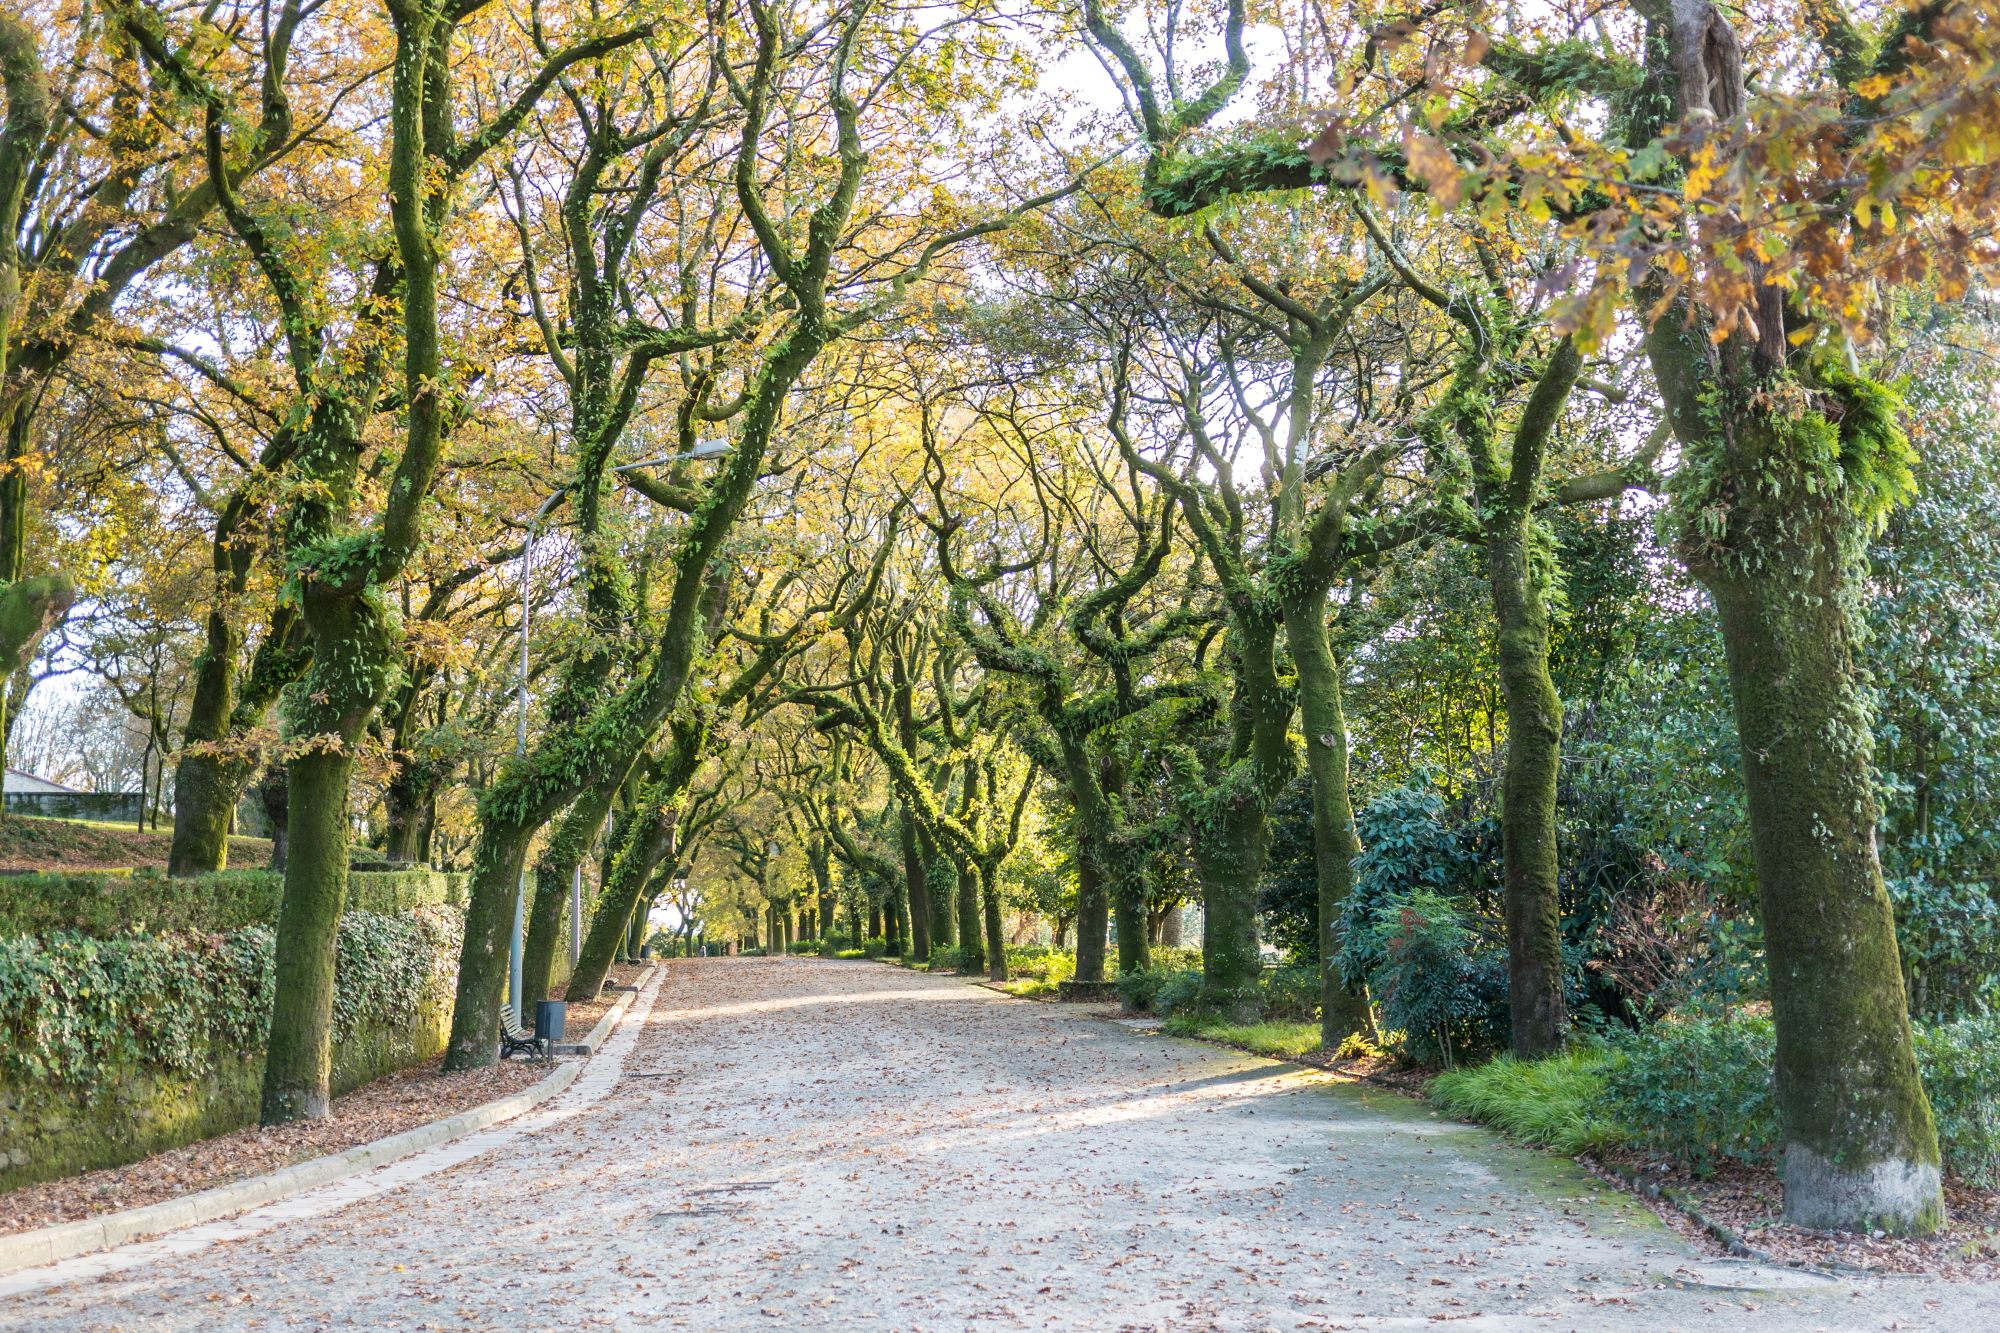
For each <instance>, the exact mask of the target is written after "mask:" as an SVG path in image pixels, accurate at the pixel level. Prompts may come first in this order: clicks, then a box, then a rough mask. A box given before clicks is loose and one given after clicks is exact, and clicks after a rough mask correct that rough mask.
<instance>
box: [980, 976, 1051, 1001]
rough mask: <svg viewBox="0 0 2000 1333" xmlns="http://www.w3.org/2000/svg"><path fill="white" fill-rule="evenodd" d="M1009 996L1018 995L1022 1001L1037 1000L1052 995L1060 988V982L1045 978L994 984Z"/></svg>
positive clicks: (1030, 978) (1018, 979)
mask: <svg viewBox="0 0 2000 1333" xmlns="http://www.w3.org/2000/svg"><path fill="white" fill-rule="evenodd" d="M995 984H996V985H997V986H998V987H999V989H1001V990H1003V991H1006V992H1007V993H1008V994H1009V995H1018V996H1019V997H1021V998H1022V999H1024V1000H1033V999H1037V998H1039V997H1040V996H1043V995H1054V994H1055V993H1056V992H1057V991H1058V990H1060V989H1061V988H1062V983H1061V982H1060V981H1050V980H1049V979H1048V978H1047V977H1016V978H1015V979H1014V980H1012V981H1001V982H996V983H995Z"/></svg>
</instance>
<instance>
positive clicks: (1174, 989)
mask: <svg viewBox="0 0 2000 1333" xmlns="http://www.w3.org/2000/svg"><path fill="white" fill-rule="evenodd" d="M1201 1002H1202V983H1201V973H1199V972H1165V973H1162V974H1161V980H1160V984H1159V986H1158V988H1157V989H1156V990H1155V991H1154V992H1153V1012H1154V1013H1156V1014H1158V1015H1160V1016H1161V1017H1162V1018H1168V1017H1171V1016H1172V1015H1174V1014H1191V1013H1193V1012H1195V1010H1197V1009H1199V1008H1200V1007H1201Z"/></svg>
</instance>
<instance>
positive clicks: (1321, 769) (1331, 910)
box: [1285, 589, 1375, 1050]
mask: <svg viewBox="0 0 2000 1333" xmlns="http://www.w3.org/2000/svg"><path fill="white" fill-rule="evenodd" d="M1326 615H1327V605H1326V597H1325V595H1324V594H1323V593H1322V592H1320V591H1319V590H1317V589H1313V590H1311V591H1310V592H1309V593H1308V595H1307V596H1305V597H1303V598H1297V599H1292V600H1288V601H1287V603H1286V606H1285V637H1286V641H1287V643H1288V644H1289V646H1290V648H1291V653H1292V663H1293V665H1294V668H1295V669H1296V670H1297V672H1298V679H1299V721H1300V724H1301V726H1302V727H1303V728H1304V730H1305V736H1306V769H1307V772H1308V773H1310V774H1311V776H1312V819H1313V866H1314V870H1315V873H1316V878H1317V881H1318V890H1319V896H1318V905H1319V1031H1320V1044H1321V1045H1322V1046H1324V1047H1325V1048H1326V1049H1327V1050H1333V1049H1335V1048H1336V1047H1338V1046H1339V1044H1340V1043H1341V1042H1342V1041H1343V1040H1344V1039H1345V1038H1346V1037H1347V1036H1348V1035H1349V1034H1350V1033H1355V1032H1360V1033H1372V1032H1373V1031H1374V1029H1375V1024H1374V1020H1373V1018H1372V1017H1371V1016H1370V1014H1369V1012H1368V997H1367V996H1366V995H1365V994H1362V993H1360V992H1359V991H1357V990H1356V989H1355V988H1354V987H1351V986H1349V985H1348V984H1347V982H1346V981H1345V979H1343V978H1342V976H1341V975H1340V967H1339V965H1338V964H1337V962H1336V961H1335V960H1336V959H1337V958H1338V956H1339V954H1340V946H1341V939H1340V919H1341V912H1342V910H1343V909H1344V907H1345V905H1346V902H1347V895H1348V894H1349V893H1350V892H1351V891H1352V890H1353V888H1354V858H1355V857H1356V856H1358V855H1360V853H1361V839H1360V837H1359V836H1357V835H1356V833H1355V829H1354V802H1353V799H1352V797H1351V796H1350V794H1349V790H1348V766H1347V713H1346V709H1345V708H1344V706H1343V701H1342V696H1341V688H1340V663H1339V661H1338V659H1336V658H1335V656H1334V653H1333V646H1332V644H1331V643H1330V642H1329V640H1328V638H1327V632H1326Z"/></svg>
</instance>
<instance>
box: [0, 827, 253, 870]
mask: <svg viewBox="0 0 2000 1333" xmlns="http://www.w3.org/2000/svg"><path fill="white" fill-rule="evenodd" d="M173 841H174V835H173V832H172V830H170V829H165V828H163V829H161V830H159V831H158V832H157V833H156V832H153V831H152V830H150V829H149V830H147V831H146V832H144V833H141V832H139V831H138V830H136V829H134V828H133V827H132V825H131V824H129V823H119V824H106V823H98V822H95V821H86V820H80V819H58V818H50V817H44V816H40V815H19V814H13V815H5V816H0V870H7V871H38V870H100V871H101V870H146V869H163V868H165V866H166V864H167V851H168V849H169V848H170V847H171V846H172V845H173ZM270 859H271V843H270V840H269V839H267V838H231V839H230V840H229V864H230V865H232V866H235V867H238V868H240V869H262V868H263V867H264V866H265V864H267V863H268V862H269V861H270Z"/></svg>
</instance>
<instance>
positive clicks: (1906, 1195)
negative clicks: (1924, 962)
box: [1624, 0, 1948, 1234]
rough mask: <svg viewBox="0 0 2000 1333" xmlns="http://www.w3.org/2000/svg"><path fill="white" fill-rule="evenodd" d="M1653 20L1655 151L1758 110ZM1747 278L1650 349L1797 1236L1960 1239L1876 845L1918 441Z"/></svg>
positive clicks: (1712, 13) (1720, 43)
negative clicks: (1690, 131)
mask: <svg viewBox="0 0 2000 1333" xmlns="http://www.w3.org/2000/svg"><path fill="white" fill-rule="evenodd" d="M1944 12H1948V11H1947V10H1946V9H1945V8H1943V7H1935V8H1934V7H1928V6H1926V7H1921V8H1920V9H1914V10H1911V11H1910V21H1912V22H1923V21H1927V20H1926V19H1925V18H1924V17H1923V16H1924V15H1926V14H1932V15H1934V14H1939V13H1944ZM1641 14H1642V15H1643V17H1644V18H1645V20H1646V23H1647V32H1646V78H1645V81H1644V83H1643V84H1642V85H1641V86H1640V88H1639V89H1638V90H1637V91H1636V93H1635V94H1634V95H1633V98H1632V101H1631V104H1630V105H1629V106H1628V107H1626V108H1624V110H1625V111H1626V112H1627V114H1628V116H1629V120H1628V124H1627V132H1628V136H1629V138H1630V140H1631V141H1632V142H1633V143H1634V144H1635V145H1636V144H1643V143H1645V142H1648V141H1649V140H1650V139H1651V138H1652V137H1653V136H1655V135H1658V134H1660V133H1661V132H1662V131H1663V129H1664V127H1665V124H1666V123H1667V122H1669V121H1671V120H1673V119H1675V118H1676V117H1680V118H1682V119H1686V118H1689V117H1691V116H1693V115H1694V114H1695V113H1697V112H1699V113H1701V114H1705V115H1707V116H1709V117H1712V118H1714V119H1716V120H1720V121H1725V122H1726V121H1733V120H1736V119H1737V118H1739V117H1741V116H1743V115H1744V114H1745V113H1746V112H1745V109H1746V106H1747V103H1748V97H1747V90H1746V88H1745V87H1744V83H1743V77H1744V75H1743V63H1744V62H1743V53H1742V51H1741V49H1740V48H1739V47H1738V44H1737V42H1736V39H1735V34H1734V31H1733V29H1732V27H1731V25H1730V23H1729V21H1728V20H1727V19H1726V18H1725V17H1724V16H1723V15H1722V13H1721V12H1720V11H1719V10H1718V9H1716V8H1715V7H1714V6H1713V5H1712V4H1709V3H1705V0H1676V3H1673V4H1666V3H1657V2H1655V3H1648V4H1646V5H1643V6H1642V7H1641ZM1900 31H1903V30H1902V29H1899V32H1900ZM1906 56H1907V52H1906V50H1905V47H1904V43H1903V42H1902V41H1900V40H1891V41H1890V42H1888V43H1886V44H1885V46H1884V48H1883V49H1882V50H1881V51H1880V52H1879V53H1878V54H1877V55H1876V56H1875V57H1874V59H1873V60H1872V61H1871V60H1867V59H1861V60H1857V61H1855V62H1853V65H1852V68H1851V69H1849V70H1846V71H1842V70H1836V71H1834V72H1835V73H1836V74H1839V75H1840V76H1841V78H1842V80H1843V81H1849V82H1851V81H1852V80H1858V79H1859V78H1862V77H1865V76H1866V75H1868V74H1870V73H1872V72H1875V71H1876V70H1878V69H1880V70H1884V71H1886V70H1888V69H1892V68H1894V67H1895V64H1896V62H1901V61H1903V60H1904V59H1906ZM1688 76H1692V77H1691V78H1690V77H1688ZM1747 276H1748V278H1749V281H1750V282H1751V284H1752V293H1753V301H1752V306H1753V312H1754V320H1755V322H1754V325H1753V324H1750V323H1749V322H1747V321H1746V322H1745V323H1744V324H1743V325H1741V326H1739V327H1738V328H1736V329H1735V330H1734V331H1732V332H1730V333H1729V334H1727V335H1726V336H1715V337H1712V336H1710V333H1711V330H1712V329H1714V327H1715V324H1714V320H1713V318H1712V317H1711V316H1709V315H1708V314H1707V312H1705V311H1702V310H1699V309H1696V308H1693V307H1691V306H1690V305H1689V304H1688V303H1687V302H1686V301H1685V300H1676V301H1674V302H1672V303H1671V304H1668V305H1667V308H1666V309H1665V311H1664V313H1663V314H1661V316H1660V317H1659V318H1658V319H1657V320H1655V321H1653V322H1652V323H1651V325H1650V327H1649V328H1648V329H1647V332H1646V351H1647V355H1648V358H1649V360H1650V361H1651V363H1652V367H1653V374H1654V379H1655V381H1656V382H1657V383H1658V385H1659V387H1660V393H1661V398H1662V400H1663V402H1664V403H1665V405H1666V408H1667V415H1668V419H1669V421H1670V422H1671V424H1672V427H1673V432H1674V434H1675V436H1676V437H1678V439H1679V441H1680V444H1681V449H1682V459H1681V465H1680V471H1679V476H1678V478H1677V485H1676V490H1675V495H1674V502H1673V514H1674V518H1675V522H1676V526H1677V545H1678V547H1679V550H1680V553H1681V555H1682V557H1683V558H1684V559H1685V560H1686V562H1687V565H1688V569H1689V571H1690V572H1691V573H1692V574H1693V575H1694V576H1695V577H1696V578H1697V579H1698V580H1699V581H1700V582H1701V583H1702V585H1703V586H1704V587H1705V588H1707V589H1708V591H1709V593H1710V595H1711V596H1712V597H1713V598H1714V599H1715V605H1716V610H1717V612H1718V615H1719V619H1720V623H1721V629H1722V640H1723V646H1724V649H1725V651H1726V654H1727V658H1728V663H1729V683H1730V694H1731V698H1732V701H1733V703H1734V707H1735V713H1736V728H1737V741H1738V755H1739V758H1738V761H1739V763H1740V764H1741V765H1742V769H1743V780H1744V787H1745V795H1746V797H1747V804H1748V811H1749V819H1750V833H1751V848H1752V853H1753V855H1754V857H1755V860H1756V869H1757V895H1758V903H1759V916H1760V918H1761V921H1762V924H1763V928H1764V944H1765V957H1766V964H1767V967H1768V970H1769V975H1770V985H1771V1012H1772V1019H1773V1023H1774V1025H1775V1027H1776V1029H1777V1066H1776V1070H1775V1076H1776V1093H1777V1105H1778V1119H1779V1134H1780V1139H1781V1146H1782V1152H1783V1176H1784V1183H1785V1216H1786V1218H1787V1220H1789V1221H1792V1222H1794V1223H1797V1224H1800V1225H1803V1226H1809V1227H1815V1228H1828V1229H1841V1230H1862V1231H1865V1230H1872V1229H1882V1230H1888V1231H1894V1232H1908V1233H1915V1234H1927V1233H1930V1232H1934V1231H1936V1230H1937V1229H1938V1228H1939V1227H1940V1226H1941V1225H1942V1223H1943V1221H1944V1200H1943V1195H1942V1190H1941V1181H1940V1171H1939V1157H1938V1146H1937V1133H1936V1128H1935V1125H1934V1123H1933V1120H1932V1117H1931V1109H1930V1105H1929V1102H1928V1101H1927V1099H1926V1097H1925V1095H1924V1089H1923V1085H1922V1082H1921V1081H1920V1079H1919V1076H1918V1072H1917V1063H1916V1057H1915V1053H1914V1050H1913V1047H1912V1042H1911V1037H1910V1025H1909V1014H1908V1009H1907V1002H1906V997H1905V994H1904V990H1903V977H1902V967H1901V962H1900V959H1899V957H1898V951H1897V945H1896V933H1895V921H1894V917H1893V913H1892V911H1891V908H1890V903H1889V898H1888V893H1887V891H1886V889H1885V886H1884V885H1883V882H1882V868H1881V862H1880V859H1879V855H1878V852H1877V847H1876V828H1877V822H1878V813H1879V812H1878V810H1877V806H1876V798H1875V768H1874V755H1873V749H1872V736H1871V718H1870V715H1869V705H1868V700H1867V687H1866V678H1865V674H1864V671H1863V668H1862V666H1861V664H1860V662H1859V661H1858V660H1857V646H1858V644H1859V642H1860V638H1861V619H1860V614H1861V604H1862V598H1863V597H1864V595H1865V588H1864V567H1865V565H1864V562H1865V558H1866V543H1867V540H1868V537H1869V536H1870V535H1871V533H1872V532H1873V531H1874V529H1875V526H1876V525H1877V524H1878V523H1880V522H1881V521H1883V520H1884V519H1885V518H1886V516H1887V514H1888V512H1889V510H1890V509H1891V508H1892V507H1893V506H1894V505H1895V504H1896V503H1898V502H1900V501H1901V500H1902V499H1903V498H1904V496H1905V495H1906V494H1907V493H1908V490H1909V489H1910V487H1911V486H1912V482H1911V477H1910V471H1909V461H1910V452H1909V444H1908V441H1907V439H1906V438H1905V437H1904V435H1903V431H1902V427H1901V423H1900V420H1899V415H1900V412H1901V404H1900V402H1899V401H1898V400H1897V398H1896V396H1895V394H1894V393H1893V392H1892V391H1891V390H1889V389H1888V388H1887V387H1885V386H1883V385H1881V384H1877V383H1874V382H1872V381H1870V380H1868V379H1866V378H1865V377H1864V376H1862V375H1860V374H1857V373H1855V372H1854V371H1853V370H1852V369H1850V368H1848V367H1845V366H1842V365H1840V364H1838V362H1837V357H1838V353H1837V352H1829V351H1827V350H1825V349H1820V348H1816V346H1815V340H1814V339H1813V338H1812V337H1810V336H1807V337H1806V338H1805V340H1804V341H1803V342H1802V343H1801V344H1800V345H1799V346H1798V347H1797V348H1794V346H1793V344H1792V341H1791V339H1790V338H1789V337H1788V336H1787V335H1788V333H1790V332H1793V331H1804V332H1807V333H1808V335H1809V334H1810V330H1811V328H1812V324H1811V322H1810V316H1809V315H1808V314H1806V313H1805V312H1800V311H1795V310H1793V309H1791V308H1790V306H1789V302H1790V300H1791V297H1790V296H1789V294H1788V293H1787V292H1786V291H1784V290H1783V289H1780V288H1778V287H1776V286H1773V285H1769V284H1766V283H1764V282H1763V281H1762V279H1761V275H1760V274H1759V273H1758V272H1757V271H1755V270H1754V269H1752V271H1751V272H1750V273H1749V274H1748V275H1747ZM1635 295H1636V297H1637V298H1638V304H1639V307H1640V309H1641V310H1647V311H1650V309H1651V308H1652V307H1654V306H1655V305H1660V304H1664V303H1663V302H1662V301H1661V291H1660V289H1659V287H1658V285H1656V284H1647V285H1644V286H1642V287H1641V288H1640V289H1639V290H1638V291H1637V292H1635Z"/></svg>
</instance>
